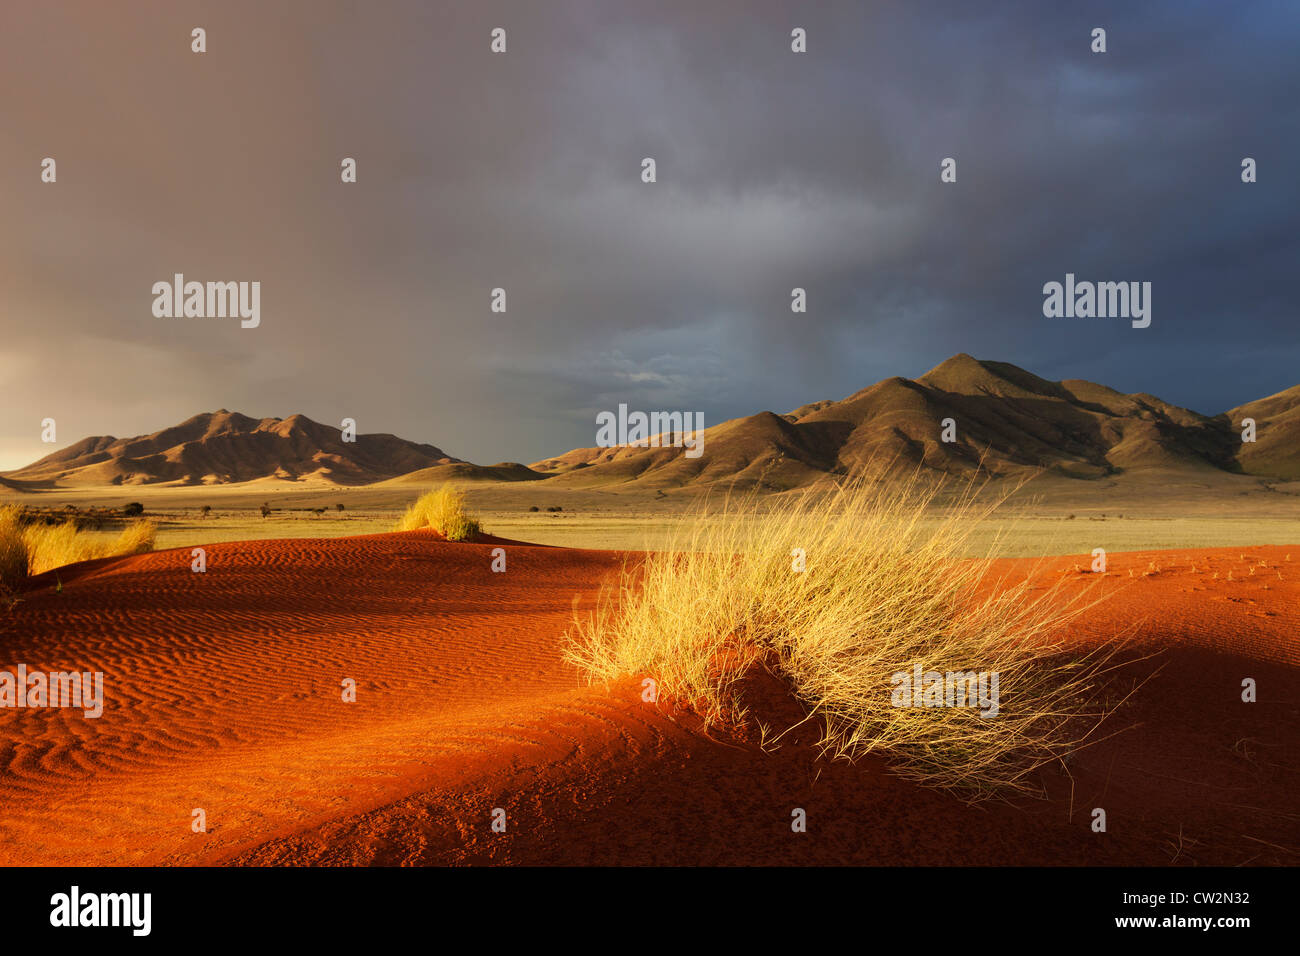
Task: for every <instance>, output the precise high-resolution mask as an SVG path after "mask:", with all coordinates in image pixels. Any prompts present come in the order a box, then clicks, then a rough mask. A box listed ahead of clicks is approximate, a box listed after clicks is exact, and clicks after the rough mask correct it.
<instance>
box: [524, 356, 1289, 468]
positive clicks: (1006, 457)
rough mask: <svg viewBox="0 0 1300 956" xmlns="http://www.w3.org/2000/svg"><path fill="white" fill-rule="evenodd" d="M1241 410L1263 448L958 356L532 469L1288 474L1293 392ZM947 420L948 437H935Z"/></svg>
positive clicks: (1147, 404) (1159, 409) (1170, 411)
mask: <svg viewBox="0 0 1300 956" xmlns="http://www.w3.org/2000/svg"><path fill="white" fill-rule="evenodd" d="M1256 406H1259V407H1258V408H1257V409H1256ZM1243 409H1245V410H1247V411H1249V410H1251V409H1255V411H1256V417H1257V418H1259V420H1260V422H1261V423H1263V422H1267V423H1268V429H1269V431H1270V438H1269V441H1268V442H1265V441H1264V440H1263V438H1262V437H1261V439H1260V441H1259V442H1258V443H1257V444H1256V445H1255V446H1250V447H1248V450H1246V451H1244V452H1243V451H1242V445H1241V442H1240V438H1239V436H1238V435H1237V433H1236V431H1235V430H1234V429H1233V428H1232V427H1229V424H1228V417H1229V415H1232V416H1237V418H1238V420H1239V417H1240V414H1244V413H1245V412H1244V411H1243V410H1241V409H1235V410H1233V412H1232V413H1228V414H1226V415H1220V416H1217V417H1214V418H1210V417H1207V416H1204V415H1200V414H1198V413H1196V412H1193V411H1190V410H1188V409H1185V408H1180V407H1178V406H1176V405H1171V404H1169V403H1167V402H1164V401H1162V400H1161V399H1158V398H1156V397H1155V396H1152V395H1145V394H1141V393H1139V394H1134V395H1125V394H1122V393H1120V392H1117V391H1115V390H1114V389H1111V388H1107V387H1106V386H1104V385H1098V384H1095V383H1092V382H1086V381H1082V380H1067V381H1064V382H1050V381H1047V380H1046V379H1042V378H1039V377H1038V376H1036V375H1033V374H1032V373H1030V372H1026V371H1025V370H1024V369H1021V368H1017V367H1016V366H1014V365H1010V364H1008V363H1005V362H992V361H980V360H978V359H974V358H972V357H971V356H969V355H966V354H959V355H955V356H953V357H952V358H950V359H948V360H947V361H945V362H943V363H942V364H940V365H938V366H936V367H935V368H933V369H931V370H930V371H929V372H927V373H926V374H925V375H922V376H921V377H920V378H919V379H916V380H915V381H913V380H910V379H905V378H898V377H894V378H888V379H885V380H883V381H880V382H877V383H876V384H875V385H871V386H869V387H867V388H864V389H862V390H861V391H859V392H856V393H854V394H853V395H850V396H848V397H847V398H845V399H842V400H840V401H819V402H813V403H810V404H808V405H804V406H802V407H801V408H798V409H796V410H795V411H793V412H791V413H790V414H788V415H783V416H778V415H773V414H771V413H769V412H762V413H760V414H758V415H753V416H750V417H748V418H742V419H735V420H733V421H729V422H724V423H722V424H720V425H716V426H714V427H713V428H709V429H706V430H705V432H704V454H703V455H702V456H701V457H699V458H697V459H694V460H691V459H687V458H686V457H685V455H684V452H683V449H681V448H581V449H575V450H574V451H571V452H568V453H566V454H564V455H560V456H557V457H555V458H550V459H546V460H545V461H540V462H536V463H534V464H533V465H532V468H533V469H534V470H535V471H539V472H542V473H544V474H548V475H552V476H554V477H553V480H554V481H555V482H556V483H557V484H564V485H571V486H576V487H597V486H601V485H606V484H619V483H624V482H634V483H637V484H640V485H644V486H647V487H673V486H681V485H685V484H693V483H709V482H713V481H719V480H733V479H734V480H736V481H737V482H738V483H740V484H751V483H753V484H757V485H759V486H761V487H764V488H769V489H782V488H790V487H797V486H799V485H803V484H806V483H808V482H810V481H813V480H816V479H817V478H820V477H823V476H825V475H836V474H846V473H850V472H857V471H866V472H868V473H875V474H885V473H890V472H905V471H911V470H914V469H915V468H917V467H922V468H925V469H929V470H933V471H936V472H943V473H946V474H953V475H972V474H975V473H981V474H988V475H994V476H1007V477H1014V476H1020V475H1025V474H1028V473H1031V472H1037V471H1039V470H1043V469H1045V470H1047V471H1048V472H1051V473H1055V474H1058V475H1064V476H1069V477H1074V478H1090V479H1095V478H1103V477H1107V476H1111V475H1117V474H1120V473H1122V472H1135V471H1153V472H1154V471H1160V470H1169V469H1173V470H1178V471H1184V472H1189V471H1190V472H1193V473H1203V474H1214V473H1228V472H1245V473H1247V474H1257V475H1261V476H1268V477H1300V444H1297V442H1296V441H1295V437H1296V433H1297V432H1300V388H1297V389H1293V390H1291V391H1290V392H1284V393H1282V394H1281V395H1278V396H1274V397H1273V398H1272V399H1264V400H1262V401H1261V402H1258V403H1254V404H1253V405H1251V406H1243ZM1239 413H1240V414H1239ZM947 420H951V427H952V429H954V430H955V440H954V441H951V442H947V441H944V440H943V433H944V430H945V424H946V422H947ZM1261 427H1262V426H1261Z"/></svg>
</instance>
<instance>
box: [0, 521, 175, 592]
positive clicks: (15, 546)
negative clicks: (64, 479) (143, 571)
mask: <svg viewBox="0 0 1300 956" xmlns="http://www.w3.org/2000/svg"><path fill="white" fill-rule="evenodd" d="M21 514H22V512H21V509H20V508H18V507H17V506H15V505H8V506H5V507H3V508H0V582H3V583H4V584H6V585H8V586H10V587H14V586H16V585H17V584H19V583H20V582H21V581H22V580H23V579H25V578H28V577H31V576H33V575H37V574H43V573H44V572H46V571H51V570H53V569H55V568H61V567H64V566H65V565H69V564H76V563H77V562H78V561H91V560H93V559H95V558H111V557H118V556H121V555H127V554H142V553H144V552H146V551H152V550H153V546H154V540H155V537H156V535H157V529H156V528H155V527H154V523H153V522H152V521H148V520H144V519H141V520H138V521H133V522H131V524H129V525H127V526H126V527H125V528H124V529H123V530H122V533H121V534H120V535H118V537H117V539H116V540H106V539H105V538H104V537H103V536H102V535H98V534H95V533H93V532H89V531H81V530H79V529H78V528H77V526H76V524H75V523H73V522H71V521H65V522H62V523H60V524H55V525H47V524H28V525H24V524H23V522H22V517H21Z"/></svg>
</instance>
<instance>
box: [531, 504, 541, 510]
mask: <svg viewBox="0 0 1300 956" xmlns="http://www.w3.org/2000/svg"><path fill="white" fill-rule="evenodd" d="M528 510H529V511H541V510H542V509H541V508H539V507H537V505H533V506H532V507H531V508H529V509H528Z"/></svg>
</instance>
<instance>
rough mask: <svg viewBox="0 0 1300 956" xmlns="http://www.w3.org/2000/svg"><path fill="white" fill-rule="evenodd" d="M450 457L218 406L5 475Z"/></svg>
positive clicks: (211, 470)
mask: <svg viewBox="0 0 1300 956" xmlns="http://www.w3.org/2000/svg"><path fill="white" fill-rule="evenodd" d="M458 461H459V459H456V458H452V457H450V456H448V455H447V454H446V453H445V452H443V451H442V450H440V449H438V448H435V447H434V446H433V445H423V444H416V443H415V442H409V441H406V440H404V439H401V438H398V437H396V436H394V435H385V434H377V435H357V436H356V441H355V442H344V441H343V438H342V432H341V431H340V430H339V429H337V428H333V427H331V426H329V425H322V424H320V423H319V422H314V421H312V420H311V419H310V418H307V417H306V416H304V415H293V416H291V417H289V418H283V419H281V418H263V419H255V418H249V417H248V416H247V415H240V414H239V413H238V412H228V411H226V410H225V409H224V408H223V409H221V410H220V411H216V412H210V413H205V414H202V415H195V416H194V417H193V418H190V419H188V420H186V421H184V422H182V423H181V424H179V425H176V426H173V427H171V428H165V429H163V430H162V431H159V432H154V433H153V434H152V435H140V436H137V437H135V438H113V437H111V436H97V437H93V438H86V439H83V440H82V441H79V442H77V443H76V444H74V445H70V446H69V447H67V448H64V449H61V450H60V451H56V452H54V453H53V454H51V455H47V456H45V457H44V458H42V459H41V460H40V461H38V462H35V463H34V464H31V465H28V466H27V467H26V468H21V469H19V470H18V471H13V472H9V473H8V474H7V475H6V478H8V479H10V480H14V481H18V482H24V481H27V482H44V483H48V482H55V483H57V484H59V485H124V484H125V485H136V484H155V483H175V484H225V483H231V482H244V481H255V480H259V479H282V480H301V479H316V480H320V481H326V482H331V483H334V484H339V485H362V484H370V483H372V482H376V481H382V480H384V479H387V478H394V477H397V476H398V475H403V474H408V473H410V472H412V471H416V470H418V469H421V468H428V467H431V466H434V465H446V464H453V463H458Z"/></svg>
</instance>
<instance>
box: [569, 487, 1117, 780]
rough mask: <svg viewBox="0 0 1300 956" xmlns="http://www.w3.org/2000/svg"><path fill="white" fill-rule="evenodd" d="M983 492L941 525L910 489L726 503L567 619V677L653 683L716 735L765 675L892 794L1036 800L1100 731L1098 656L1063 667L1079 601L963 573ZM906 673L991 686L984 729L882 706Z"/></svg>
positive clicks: (984, 508)
mask: <svg viewBox="0 0 1300 956" xmlns="http://www.w3.org/2000/svg"><path fill="white" fill-rule="evenodd" d="M978 492H979V489H977V488H975V487H974V486H973V485H972V486H967V488H966V489H965V490H964V491H963V492H961V493H959V494H958V495H957V496H956V500H955V502H952V503H950V504H948V505H946V506H944V507H939V499H938V497H937V495H938V493H939V489H938V488H936V487H932V488H930V490H928V491H927V490H924V489H922V488H921V487H920V485H919V483H918V481H917V479H916V478H915V477H914V478H913V479H912V480H911V481H904V482H901V483H898V482H895V483H893V484H888V485H886V484H873V483H871V482H869V481H867V480H865V479H860V478H859V479H852V480H849V481H846V482H845V483H843V484H841V485H839V486H837V487H836V488H835V489H834V490H832V491H829V492H826V491H808V492H803V493H796V494H791V495H786V496H781V497H778V498H768V499H763V498H760V497H758V496H756V495H753V494H751V495H747V496H742V497H739V498H737V497H732V496H728V498H727V500H726V502H725V503H724V504H723V506H722V507H721V509H720V510H718V511H716V512H710V511H708V510H707V506H706V507H703V508H701V510H700V511H699V513H697V514H696V515H695V516H694V518H693V520H691V521H688V522H686V523H685V525H684V527H683V530H681V531H679V532H678V535H677V537H676V539H675V540H674V541H673V542H672V543H671V544H670V546H669V547H668V548H667V549H666V550H662V551H658V552H652V553H649V554H646V555H645V556H644V557H643V558H640V559H629V560H628V561H627V562H625V564H624V567H623V570H622V573H621V576H620V578H619V581H618V583H617V585H616V586H607V587H606V588H605V589H604V590H603V591H602V593H601V595H600V597H599V599H598V601H597V606H596V608H595V610H594V611H593V612H591V613H590V614H587V615H578V616H577V620H576V621H575V625H574V628H573V629H572V631H571V632H570V633H569V634H567V635H566V637H567V644H566V651H565V653H566V657H567V659H568V660H570V661H571V662H573V663H575V664H577V665H579V666H580V667H581V668H583V669H584V670H585V671H586V672H587V673H588V674H589V676H590V677H591V678H593V679H602V680H607V679H613V678H617V677H624V676H629V675H638V676H639V675H650V676H653V677H654V678H656V679H657V681H658V683H659V686H660V689H661V691H662V692H664V693H667V694H669V695H671V696H673V697H676V698H678V699H683V700H686V701H689V702H691V704H692V705H693V706H694V707H695V709H696V710H697V711H698V712H699V713H700V714H701V715H702V716H703V717H704V718H705V719H706V720H707V721H709V722H711V723H714V722H719V721H727V720H737V719H744V717H745V702H744V700H743V699H741V697H742V691H741V688H742V685H741V683H740V681H741V678H743V677H744V676H745V674H746V672H747V670H748V668H749V667H751V666H753V664H754V662H755V661H762V662H763V663H764V665H765V666H767V667H768V669H769V670H771V671H772V672H773V673H775V674H776V675H777V676H778V677H779V678H781V679H782V680H783V681H784V683H785V685H786V686H787V687H788V688H789V690H790V692H791V693H792V694H793V695H794V696H795V697H796V698H797V699H798V700H799V701H800V702H801V703H802V704H803V706H804V709H805V711H806V712H807V715H808V716H807V720H808V721H815V722H816V723H817V726H819V728H820V731H821V740H820V747H821V748H822V750H823V751H824V752H825V753H827V754H829V755H831V756H835V757H845V758H849V759H854V758H856V757H860V756H862V755H863V754H866V753H870V752H872V751H877V750H880V751H885V752H887V753H888V754H889V755H890V757H891V760H892V762H893V764H894V766H895V768H896V769H897V770H898V771H899V772H900V773H902V774H904V775H905V776H908V777H911V778H913V779H916V780H918V781H920V782H922V783H925V784H927V785H932V786H938V787H943V788H947V789H952V790H956V791H960V792H962V793H963V794H964V795H966V796H968V797H970V798H973V799H978V798H982V797H985V796H990V795H994V794H1007V793H1008V792H1015V791H1024V790H1030V789H1033V786H1032V784H1031V783H1030V780H1029V778H1028V775H1029V774H1030V772H1031V771H1032V770H1033V769H1034V768H1036V767H1039V766H1041V765H1042V764H1044V763H1046V762H1047V761H1050V760H1054V759H1057V758H1059V757H1063V756H1064V755H1065V754H1068V753H1069V752H1071V751H1072V750H1074V749H1077V748H1078V747H1079V746H1082V745H1083V744H1084V742H1085V740H1086V738H1087V737H1088V736H1089V735H1090V734H1091V733H1092V731H1093V730H1094V729H1095V726H1096V723H1097V720H1096V719H1090V718H1098V717H1100V715H1099V714H1092V713H1089V710H1090V708H1091V707H1092V706H1093V705H1094V704H1095V703H1096V701H1097V698H1098V694H1097V689H1098V679H1099V677H1100V674H1101V672H1102V671H1103V669H1104V667H1103V665H1104V663H1105V662H1106V661H1107V660H1108V659H1109V656H1110V654H1111V653H1112V652H1111V651H1108V650H1102V651H1095V652H1092V653H1081V652H1074V653H1071V652H1068V651H1067V650H1066V645H1065V627H1064V625H1066V624H1067V623H1068V622H1069V621H1070V619H1071V618H1073V617H1074V616H1076V615H1078V614H1079V613H1081V612H1082V611H1084V610H1086V608H1087V607H1089V606H1091V605H1090V604H1087V603H1085V601H1084V600H1083V597H1082V596H1081V595H1080V593H1079V592H1077V591H1076V592H1074V595H1073V596H1072V597H1067V596H1065V595H1064V594H1062V593H1061V592H1060V591H1059V589H1058V587H1057V586H1053V587H1049V588H1046V589H1045V590H1043V591H1042V592H1041V593H1031V592H1033V587H1032V586H1031V584H1030V581H1029V579H1028V577H1027V576H1026V575H1024V573H1023V569H1022V573H1021V576H1020V578H1019V579H1008V578H1007V577H1005V576H999V574H998V573H997V570H996V569H997V565H996V564H995V563H994V562H993V561H992V559H991V558H983V559H971V558H969V557H968V556H967V554H968V548H969V539H970V536H971V534H972V532H973V531H974V530H975V529H976V527H977V525H978V524H979V522H980V521H981V520H985V519H988V518H989V517H990V516H991V514H992V512H993V510H994V509H995V508H996V507H997V506H998V505H999V504H1000V503H1001V502H1002V501H1004V500H1005V496H1004V497H1003V498H1001V499H999V500H997V501H994V502H991V503H984V504H979V503H978V498H979V494H978ZM994 547H996V543H995V545H994ZM799 552H803V553H804V554H805V555H806V559H805V560H806V568H805V570H803V571H802V572H800V571H796V570H795V564H796V562H797V561H798V560H799V559H798V554H799ZM990 553H992V549H990ZM916 665H920V667H921V671H922V672H929V671H937V672H939V673H941V674H946V673H948V672H962V673H968V672H971V671H975V672H995V673H997V674H998V677H999V689H998V697H999V707H998V710H997V713H996V716H981V711H980V710H979V709H974V708H969V707H952V706H935V707H926V706H895V705H894V697H893V691H894V689H895V675H897V674H906V675H908V677H909V678H910V677H911V675H912V674H913V668H914V667H915V666H916Z"/></svg>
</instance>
